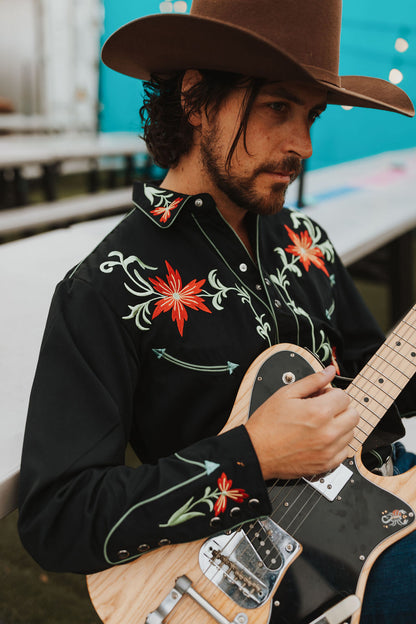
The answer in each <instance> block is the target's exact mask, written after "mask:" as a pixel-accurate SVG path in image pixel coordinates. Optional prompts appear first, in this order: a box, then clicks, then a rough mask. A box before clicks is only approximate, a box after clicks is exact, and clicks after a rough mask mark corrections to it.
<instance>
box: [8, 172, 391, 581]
mask: <svg viewBox="0 0 416 624" xmlns="http://www.w3.org/2000/svg"><path fill="white" fill-rule="evenodd" d="M133 203H134V208H133V210H132V212H130V213H129V214H128V215H127V216H126V217H125V218H124V219H123V220H122V221H121V222H120V224H119V225H118V226H117V227H116V228H115V229H114V230H113V231H112V232H110V233H109V234H108V236H107V237H106V238H105V239H104V240H103V241H102V242H101V243H100V244H99V245H98V247H97V248H96V249H95V250H94V251H93V252H92V253H91V254H90V255H89V256H88V257H87V258H86V259H85V260H84V261H82V262H81V263H80V264H79V265H78V266H77V267H76V268H75V269H73V270H72V271H70V272H69V273H68V275H67V276H66V277H65V278H64V279H63V280H62V282H61V283H60V284H59V285H58V286H57V289H56V292H55V295H54V298H53V301H52V305H51V309H50V314H49V318H48V321H47V326H46V330H45V335H44V340H43V343H42V347H41V352H40V357H39V364H38V368H37V372H36V377H35V381H34V385H33V390H32V396H31V402H30V408H29V415H28V423H27V430H26V437H25V443H24V452H23V462H22V471H21V490H20V521H19V523H20V524H19V528H20V533H21V536H22V539H23V542H24V544H25V545H26V547H27V548H28V550H29V551H30V552H31V553H32V554H33V556H34V557H35V559H37V560H38V561H39V562H40V563H41V565H43V566H44V567H46V568H49V569H53V570H63V571H75V572H84V573H85V572H87V573H90V572H94V571H97V570H100V569H103V568H105V567H108V566H111V565H114V564H116V563H120V562H122V561H129V560H131V559H133V558H135V557H137V556H139V555H140V554H141V553H142V552H145V551H146V550H149V549H152V548H157V547H158V546H160V545H163V544H167V543H176V542H181V541H190V540H194V539H199V538H201V537H205V536H207V535H211V534H213V533H216V532H218V531H223V530H227V529H230V528H232V527H235V526H236V525H238V524H239V523H241V522H244V521H247V520H249V519H252V518H257V517H260V516H264V515H268V514H269V513H270V510H271V503H270V501H269V498H268V493H267V489H266V487H265V484H264V482H263V480H262V477H261V472H260V468H259V465H258V461H257V457H256V454H255V452H254V449H253V448H252V445H251V442H250V439H249V437H248V435H247V433H246V430H245V427H244V426H243V423H241V425H239V426H237V427H234V428H232V429H231V430H230V431H228V432H226V433H222V434H221V435H217V434H218V432H219V431H220V430H221V429H222V427H223V426H224V424H225V423H226V421H227V419H228V417H229V414H230V412H231V410H232V406H233V403H234V399H235V397H236V394H237V391H238V388H239V385H240V383H241V381H242V379H243V376H244V373H245V371H246V370H247V368H248V367H249V365H250V363H251V362H252V361H253V360H254V359H255V357H256V356H257V355H259V354H260V353H261V352H262V351H264V350H265V349H266V348H267V347H269V346H271V345H274V344H276V343H279V342H289V343H294V344H298V345H301V346H303V347H306V348H307V349H309V350H311V351H313V352H314V353H316V354H317V356H318V357H319V358H320V359H321V360H322V362H323V363H324V364H328V363H330V362H335V363H336V365H337V366H338V367H339V370H340V372H341V373H342V374H344V375H353V374H354V373H356V372H357V371H358V370H359V368H360V367H361V365H362V364H363V363H364V362H365V361H366V360H367V358H368V356H369V355H370V354H371V353H372V352H373V351H374V349H375V348H376V347H377V346H378V344H379V343H380V341H381V340H382V338H383V337H382V334H381V332H380V330H379V329H378V327H377V326H376V324H375V322H374V321H373V319H372V317H371V316H370V314H369V312H368V311H367V309H366V307H365V306H364V304H363V303H362V301H361V298H360V296H359V295H358V293H357V292H356V290H355V287H354V286H353V284H352V282H351V280H350V277H349V275H348V274H347V272H346V271H345V269H344V267H343V266H342V264H341V262H340V261H339V259H338V257H337V255H336V253H335V251H334V249H333V247H332V244H331V242H330V241H329V240H328V237H327V236H326V234H325V232H324V231H323V230H322V229H321V228H320V227H319V226H318V225H317V224H316V223H314V222H313V221H311V220H310V219H309V218H307V217H306V216H305V215H303V214H302V212H299V211H295V210H289V209H284V210H283V211H282V212H281V213H279V214H277V215H275V216H265V217H257V216H254V215H251V216H249V217H248V218H247V224H248V230H249V234H250V237H251V242H252V247H253V249H254V250H255V254H256V257H255V260H253V259H252V257H251V256H250V255H249V254H248V253H247V250H246V248H245V247H244V245H243V244H242V242H241V241H240V239H239V238H238V237H237V236H236V234H235V233H234V231H233V230H232V229H231V228H230V226H229V225H228V224H227V222H226V221H225V220H224V219H223V218H222V216H221V213H220V212H219V211H218V210H217V207H216V206H215V203H214V201H213V199H212V198H211V197H210V196H209V195H204V194H202V195H198V196H192V197H190V196H186V195H183V194H177V193H173V192H171V191H167V190H163V189H161V188H158V187H157V186H154V185H151V184H144V185H143V184H139V183H137V184H136V185H135V187H134V193H133ZM128 442H130V444H131V445H132V447H133V449H134V450H135V452H136V454H137V455H138V457H139V458H140V460H141V462H142V465H141V466H139V467H138V468H130V467H127V466H125V465H124V453H125V448H126V445H127V443H128ZM51 544H52V545H53V547H51V546H50V545H51Z"/></svg>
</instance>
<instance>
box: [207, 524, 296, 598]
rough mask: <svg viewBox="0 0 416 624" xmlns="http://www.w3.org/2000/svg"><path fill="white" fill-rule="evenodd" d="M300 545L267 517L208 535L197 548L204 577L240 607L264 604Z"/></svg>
mask: <svg viewBox="0 0 416 624" xmlns="http://www.w3.org/2000/svg"><path fill="white" fill-rule="evenodd" d="M300 552H301V546H300V544H299V543H298V542H297V541H296V540H295V539H293V537H292V536H291V535H289V534H288V533H286V531H284V530H283V529H282V528H280V527H279V526H278V525H277V524H276V523H275V522H273V520H271V518H265V519H264V520H257V521H255V522H252V523H250V524H246V525H243V526H242V527H241V528H240V529H239V530H238V531H235V532H233V533H231V534H229V535H226V534H223V535H218V536H216V537H213V538H210V539H209V540H207V541H206V542H204V544H203V545H202V547H201V549H200V551H199V565H200V567H201V570H202V572H203V573H204V574H205V576H206V577H207V578H208V579H209V580H210V581H211V582H212V583H214V585H216V586H217V587H218V588H219V589H220V590H221V591H222V592H224V593H225V594H226V595H227V596H228V597H229V598H231V599H232V600H233V601H234V602H235V603H236V604H237V605H238V606H240V607H242V608H244V609H255V608H257V607H259V606H260V605H262V604H264V603H265V602H266V601H267V600H268V598H269V597H270V595H271V594H272V593H273V589H274V587H275V585H276V583H277V582H278V580H279V578H280V576H282V574H283V573H284V571H285V570H286V568H287V567H288V566H289V565H290V564H291V562H292V561H293V560H294V559H295V558H296V557H297V555H298V554H299V553H300Z"/></svg>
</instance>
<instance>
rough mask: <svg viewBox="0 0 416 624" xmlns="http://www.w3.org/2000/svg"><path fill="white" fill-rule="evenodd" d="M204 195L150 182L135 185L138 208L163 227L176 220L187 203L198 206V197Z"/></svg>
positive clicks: (134, 194)
mask: <svg viewBox="0 0 416 624" xmlns="http://www.w3.org/2000/svg"><path fill="white" fill-rule="evenodd" d="M202 197H204V198H206V197H207V195H186V194H185V193H176V192H174V191H169V190H167V189H163V188H160V187H158V186H157V185H155V184H151V183H149V182H146V183H145V184H143V183H141V182H135V183H134V185H133V203H134V205H135V206H136V208H138V209H139V210H140V211H141V212H143V213H144V214H145V215H146V216H147V217H149V218H150V219H151V221H153V223H155V224H156V225H157V226H159V227H160V228H163V229H166V228H168V227H170V226H171V225H172V224H173V223H174V222H175V220H176V219H177V218H178V216H179V214H180V213H181V212H182V209H183V207H184V206H185V204H187V203H188V202H190V203H191V204H192V206H198V199H199V198H202ZM201 205H202V203H201Z"/></svg>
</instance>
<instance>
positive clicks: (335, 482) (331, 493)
mask: <svg viewBox="0 0 416 624" xmlns="http://www.w3.org/2000/svg"><path fill="white" fill-rule="evenodd" d="M352 474H353V472H352V470H350V469H349V468H347V466H345V465H344V464H341V465H340V466H338V468H336V469H335V470H332V472H328V473H327V474H323V475H318V476H317V477H316V478H314V479H306V478H305V481H306V482H307V483H309V485H311V486H312V487H313V488H315V490H317V491H318V492H319V493H320V494H322V496H325V498H326V499H328V500H329V501H333V500H335V499H336V497H337V496H338V494H339V493H340V492H341V490H342V488H343V487H344V486H345V485H346V484H347V483H348V481H349V480H350V478H351V476H352Z"/></svg>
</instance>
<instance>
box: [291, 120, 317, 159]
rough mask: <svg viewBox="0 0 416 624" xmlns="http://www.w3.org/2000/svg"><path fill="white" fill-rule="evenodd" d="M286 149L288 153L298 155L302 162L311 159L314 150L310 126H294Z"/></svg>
mask: <svg viewBox="0 0 416 624" xmlns="http://www.w3.org/2000/svg"><path fill="white" fill-rule="evenodd" d="M285 147H286V151H287V153H290V154H296V155H297V156H299V158H301V159H302V160H303V159H305V158H310V157H311V156H312V152H313V149H312V140H311V133H310V127H309V124H308V125H306V124H305V125H304V124H299V123H297V124H294V127H292V129H291V131H290V132H289V133H288V136H287V140H286V146H285Z"/></svg>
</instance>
